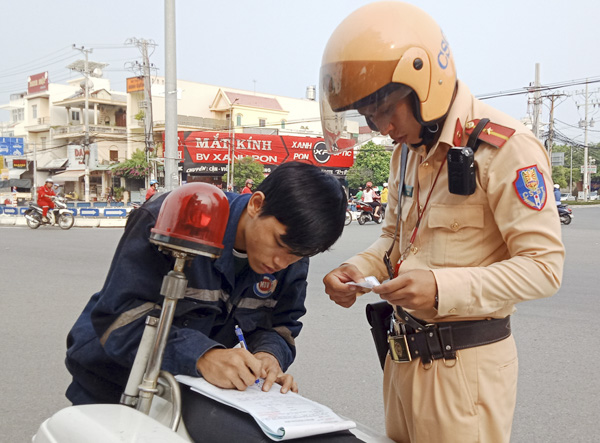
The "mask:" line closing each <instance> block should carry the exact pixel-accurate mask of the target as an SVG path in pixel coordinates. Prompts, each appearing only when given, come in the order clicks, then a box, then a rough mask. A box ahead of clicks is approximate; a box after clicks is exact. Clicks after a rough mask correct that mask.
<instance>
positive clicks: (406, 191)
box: [402, 185, 414, 197]
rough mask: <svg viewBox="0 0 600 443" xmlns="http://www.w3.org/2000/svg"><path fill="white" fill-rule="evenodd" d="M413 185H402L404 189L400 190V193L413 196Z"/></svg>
mask: <svg viewBox="0 0 600 443" xmlns="http://www.w3.org/2000/svg"><path fill="white" fill-rule="evenodd" d="M413 189H414V187H413V186H409V185H404V191H403V192H402V194H403V195H404V196H406V197H412V196H413Z"/></svg>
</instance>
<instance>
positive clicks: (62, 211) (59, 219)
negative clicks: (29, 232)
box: [25, 197, 75, 229]
mask: <svg viewBox="0 0 600 443" xmlns="http://www.w3.org/2000/svg"><path fill="white" fill-rule="evenodd" d="M52 201H54V206H55V207H54V209H48V214H47V218H46V220H44V217H43V215H42V214H43V209H42V207H41V206H38V205H37V204H36V203H34V202H30V203H29V209H27V210H26V211H25V219H26V220H27V226H29V227H30V228H31V229H37V228H39V227H40V226H41V225H50V226H54V225H58V226H59V227H60V228H61V229H71V227H72V226H73V224H74V223H75V217H74V216H73V213H72V212H71V211H70V210H69V209H67V203H66V199H65V198H64V197H53V198H52Z"/></svg>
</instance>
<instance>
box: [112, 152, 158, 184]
mask: <svg viewBox="0 0 600 443" xmlns="http://www.w3.org/2000/svg"><path fill="white" fill-rule="evenodd" d="M149 171H150V167H149V166H148V162H147V161H146V153H145V152H144V151H142V150H140V149H138V150H137V151H135V152H134V153H133V155H132V156H131V158H130V159H129V160H125V161H124V162H121V163H118V164H116V165H114V166H113V167H112V173H113V175H114V176H115V177H125V178H144V177H146V176H147V175H148V173H149Z"/></svg>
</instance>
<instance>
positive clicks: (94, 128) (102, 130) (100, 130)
mask: <svg viewBox="0 0 600 443" xmlns="http://www.w3.org/2000/svg"><path fill="white" fill-rule="evenodd" d="M89 133H90V136H91V137H97V138H98V137H100V138H101V137H102V136H110V137H122V138H123V139H125V138H126V137H127V128H126V127H124V126H108V125H90V126H89ZM84 135H85V125H68V126H59V127H57V128H55V129H54V138H72V137H83V136H84Z"/></svg>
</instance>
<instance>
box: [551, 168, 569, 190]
mask: <svg viewBox="0 0 600 443" xmlns="http://www.w3.org/2000/svg"><path fill="white" fill-rule="evenodd" d="M569 174H570V171H569V168H565V167H564V166H553V167H552V181H553V182H554V184H558V185H559V186H560V187H561V188H562V189H564V188H568V187H569V180H570V175H569Z"/></svg>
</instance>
